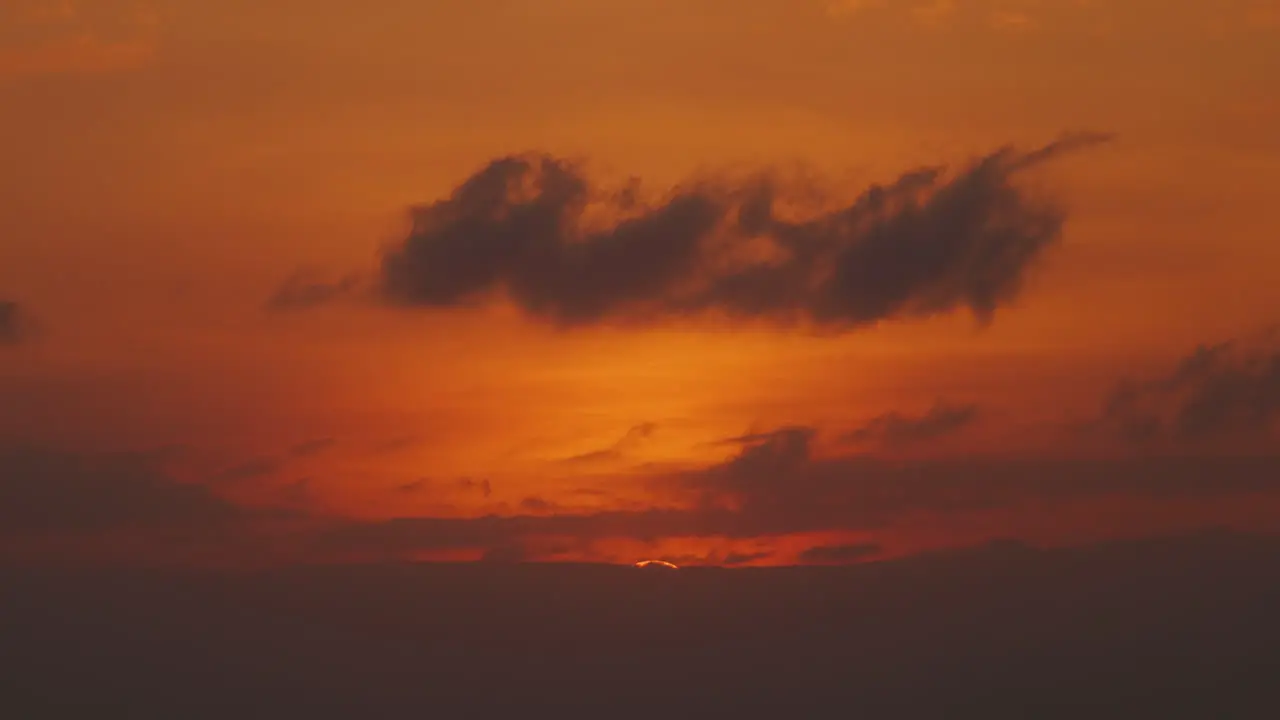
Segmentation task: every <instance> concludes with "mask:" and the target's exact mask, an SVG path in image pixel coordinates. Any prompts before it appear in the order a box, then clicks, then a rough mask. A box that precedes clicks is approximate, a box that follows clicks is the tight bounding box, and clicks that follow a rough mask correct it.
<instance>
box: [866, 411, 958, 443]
mask: <svg viewBox="0 0 1280 720" xmlns="http://www.w3.org/2000/svg"><path fill="white" fill-rule="evenodd" d="M977 418H978V406H977V405H945V404H941V403H939V404H937V405H935V406H934V407H933V408H932V409H930V410H929V411H928V412H927V413H925V414H923V415H920V416H914V417H913V416H910V415H903V414H901V413H897V412H891V413H886V414H884V415H879V416H877V417H874V418H872V419H871V420H869V421H867V423H866V424H864V425H862V426H861V427H859V428H856V429H854V430H851V431H850V432H848V433H846V434H845V435H844V436H843V438H842V439H843V440H844V441H845V442H848V443H853V444H867V443H878V444H882V445H888V446H898V445H910V444H914V443H919V442H924V441H928V440H936V439H937V438H940V437H944V436H946V435H950V434H952V433H955V432H957V431H959V430H961V429H963V428H966V427H968V426H969V425H972V424H973V422H974V421H975V420H976V419H977Z"/></svg>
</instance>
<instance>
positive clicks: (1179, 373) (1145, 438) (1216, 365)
mask: <svg viewBox="0 0 1280 720" xmlns="http://www.w3.org/2000/svg"><path fill="white" fill-rule="evenodd" d="M1276 339H1277V338H1275V337H1266V338H1262V339H1261V340H1259V341H1253V340H1250V341H1235V342H1226V343H1221V344H1217V345H1203V346H1201V347H1199V348H1197V349H1196V350H1195V351H1194V352H1192V353H1191V354H1190V355H1188V356H1187V357H1185V358H1183V359H1182V361H1181V362H1180V363H1179V364H1178V366H1177V367H1176V368H1175V369H1174V370H1173V372H1171V373H1170V374H1169V375H1167V376H1165V377H1160V378H1156V379H1154V380H1145V381H1135V380H1129V381H1125V382H1122V383H1121V384H1120V385H1119V386H1118V387H1117V388H1116V389H1115V391H1114V392H1113V393H1112V394H1111V396H1110V398H1109V399H1108V400H1107V403H1106V406H1105V408H1104V410H1103V414H1102V417H1101V419H1100V421H1099V425H1100V426H1101V427H1104V428H1107V429H1109V430H1111V431H1114V432H1117V433H1119V434H1120V435H1121V436H1122V437H1124V438H1127V439H1129V440H1134V441H1139V442H1152V441H1162V440H1165V441H1174V442H1189V441H1200V440H1219V439H1227V440H1240V441H1261V442H1263V443H1271V442H1274V440H1275V439H1276V437H1277V434H1276V432H1277V423H1278V422H1280V344H1277V343H1276V342H1275V341H1276Z"/></svg>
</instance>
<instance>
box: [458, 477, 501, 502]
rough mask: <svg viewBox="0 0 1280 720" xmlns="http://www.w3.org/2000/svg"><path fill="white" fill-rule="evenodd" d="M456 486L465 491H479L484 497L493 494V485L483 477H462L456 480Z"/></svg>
mask: <svg viewBox="0 0 1280 720" xmlns="http://www.w3.org/2000/svg"><path fill="white" fill-rule="evenodd" d="M458 487H460V488H462V489H463V490H467V491H473V490H474V491H479V492H480V494H481V495H483V496H484V497H485V498H486V499H487V498H488V497H489V496H490V495H492V494H493V485H492V484H491V483H490V482H489V481H488V480H484V479H481V480H475V479H473V478H462V479H461V480H459V481H458Z"/></svg>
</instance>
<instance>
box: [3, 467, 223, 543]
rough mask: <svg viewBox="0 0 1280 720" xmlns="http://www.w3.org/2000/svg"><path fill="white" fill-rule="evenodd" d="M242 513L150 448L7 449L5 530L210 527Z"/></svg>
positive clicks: (73, 531) (10, 532)
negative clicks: (185, 478)
mask: <svg viewBox="0 0 1280 720" xmlns="http://www.w3.org/2000/svg"><path fill="white" fill-rule="evenodd" d="M243 516H244V512H243V511H242V509H241V508H239V507H238V506H236V505H233V504H231V503H229V502H227V501H225V500H223V499H221V498H219V497H217V496H216V495H214V494H212V493H211V492H210V491H209V490H208V488H206V487H204V486H200V485H187V484H180V483H177V482H174V481H173V480H172V479H171V478H169V477H167V476H166V475H165V474H164V473H163V472H162V471H161V470H160V469H159V468H157V467H156V463H155V460H154V459H153V458H149V457H146V456H142V455H124V454H118V455H82V454H74V453H63V452H56V451H50V450H38V449H16V450H3V449H0V535H21V534H25V533H40V534H43V533H70V534H80V533H96V532H104V531H112V530H146V529H154V528H199V527H204V528H208V527H210V526H213V525H221V524H224V523H227V522H229V521H232V520H236V519H239V518H242V517H243Z"/></svg>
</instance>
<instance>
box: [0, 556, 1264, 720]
mask: <svg viewBox="0 0 1280 720" xmlns="http://www.w3.org/2000/svg"><path fill="white" fill-rule="evenodd" d="M1277 571H1280V540H1277V539H1275V538H1258V537H1247V536H1238V535H1231V534H1226V533H1221V534H1204V535H1197V536H1194V537H1185V538H1178V539H1170V540H1159V541H1144V542H1133V543H1113V544H1108V545H1099V546H1094V547H1090V548H1084V549H1071V550H1035V549H1030V548H1027V547H1024V546H1021V545H1017V544H1013V543H996V544H992V545H990V546H986V547H983V548H979V549H974V550H968V551H959V552H953V553H947V554H939V555H932V556H921V557H915V558H909V559H905V560H897V561H889V562H882V563H872V564H864V565H859V566H851V567H825V568H823V567H807V568H779V569H739V570H718V569H694V568H685V569H680V570H656V569H648V570H640V569H635V568H630V567H612V566H584V565H499V564H457V565H407V564H406V565H395V566H392V565H386V566H361V567H313V568H292V569H283V570H273V571H265V572H244V573H214V572H196V571H172V572H169V571H163V572H162V571H153V572H133V571H130V572H125V571H92V572H88V571H86V572H77V573H73V572H66V571H57V572H55V571H49V570H32V571H5V572H4V574H3V576H2V577H0V705H2V706H3V707H0V716H3V717H6V718H72V717H74V718H165V719H178V718H280V719H288V718H303V719H308V718H371V717H378V718H382V717H386V718H427V717H444V718H488V717H495V718H497V717H502V718H506V717H546V718H578V717H582V718H600V719H608V718H648V717H699V718H707V717H725V718H757V717H759V718H780V717H795V718H804V717H817V716H821V717H836V716H839V717H865V718H947V717H978V718H993V717H995V718H1046V717H1053V718H1058V717H1061V718H1130V719H1132V718H1167V717H1175V716H1176V717H1206V718H1207V717H1217V718H1254V717H1257V718H1268V717H1277V715H1276V714H1275V713H1276V711H1277V709H1280V703H1277V697H1278V696H1280V688H1277V686H1276V669H1277V667H1280V662H1278V661H1280V649H1277V648H1278V647H1280V645H1278V644H1277V643H1278V642H1280V619H1278V618H1277V617H1276V612H1275V610H1276V607H1277V605H1278V603H1280V573H1278V572H1277Z"/></svg>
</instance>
